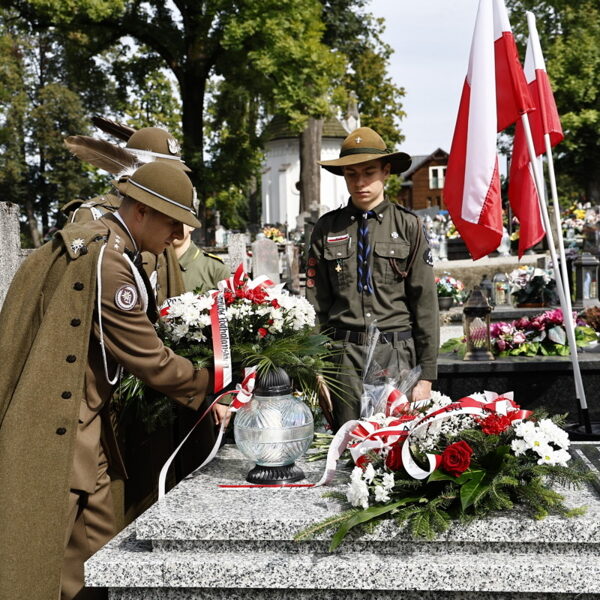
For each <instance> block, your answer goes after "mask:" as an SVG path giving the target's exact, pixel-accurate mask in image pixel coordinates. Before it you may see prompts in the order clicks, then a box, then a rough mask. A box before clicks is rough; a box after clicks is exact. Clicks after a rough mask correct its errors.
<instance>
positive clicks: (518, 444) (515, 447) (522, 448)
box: [510, 439, 527, 456]
mask: <svg viewBox="0 0 600 600" xmlns="http://www.w3.org/2000/svg"><path fill="white" fill-rule="evenodd" d="M510 448H511V450H512V451H513V452H514V453H515V456H521V454H525V452H527V443H526V442H525V440H518V439H517V440H513V441H512V442H511V443H510Z"/></svg>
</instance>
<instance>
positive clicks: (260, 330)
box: [258, 327, 269, 338]
mask: <svg viewBox="0 0 600 600" xmlns="http://www.w3.org/2000/svg"><path fill="white" fill-rule="evenodd" d="M268 333H269V332H268V331H267V330H266V329H265V328H264V327H259V328H258V336H259V337H261V338H264V337H266V336H267V334H268Z"/></svg>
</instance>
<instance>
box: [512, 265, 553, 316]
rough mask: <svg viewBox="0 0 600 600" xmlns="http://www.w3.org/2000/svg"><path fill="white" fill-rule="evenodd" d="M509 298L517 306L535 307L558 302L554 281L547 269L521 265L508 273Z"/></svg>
mask: <svg viewBox="0 0 600 600" xmlns="http://www.w3.org/2000/svg"><path fill="white" fill-rule="evenodd" d="M508 281H509V283H510V294H511V298H512V300H513V302H514V304H516V306H517V307H518V308H536V307H544V306H555V305H556V304H558V295H557V293H556V281H555V280H554V279H553V277H552V276H551V274H550V273H549V272H548V271H544V270H543V269H538V268H537V267H533V266H525V265H523V266H521V267H519V268H518V269H514V270H513V271H511V272H510V273H509V274H508Z"/></svg>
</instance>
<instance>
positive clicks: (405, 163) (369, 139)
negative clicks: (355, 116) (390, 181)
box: [319, 127, 411, 175]
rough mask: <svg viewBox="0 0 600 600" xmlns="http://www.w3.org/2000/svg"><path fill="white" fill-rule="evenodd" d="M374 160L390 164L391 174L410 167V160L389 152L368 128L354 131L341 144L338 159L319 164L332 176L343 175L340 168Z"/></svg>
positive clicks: (381, 140)
mask: <svg viewBox="0 0 600 600" xmlns="http://www.w3.org/2000/svg"><path fill="white" fill-rule="evenodd" d="M375 158H383V159H384V160H385V162H387V163H390V165H391V171H390V172H391V173H396V174H398V173H402V172H404V171H406V170H407V169H408V167H410V163H411V159H410V156H409V155H408V154H405V153H404V152H390V150H388V149H387V147H386V145H385V142H384V141H383V139H382V138H381V136H380V135H379V134H378V133H376V132H375V131H373V130H372V129H371V128H370V127H359V128H358V129H355V130H354V131H353V132H352V133H351V134H350V135H349V136H348V137H347V138H346V139H345V140H344V142H343V143H342V147H341V149H340V157H339V158H337V159H335V160H322V161H319V164H320V165H321V166H322V167H323V168H324V169H327V170H328V171H329V172H330V173H333V174H334V175H343V169H342V167H347V166H349V165H358V164H360V163H364V162H368V161H370V160H373V159H375Z"/></svg>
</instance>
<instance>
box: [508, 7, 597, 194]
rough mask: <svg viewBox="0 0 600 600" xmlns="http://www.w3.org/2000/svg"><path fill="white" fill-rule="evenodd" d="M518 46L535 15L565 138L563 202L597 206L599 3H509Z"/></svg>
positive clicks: (560, 167)
mask: <svg viewBox="0 0 600 600" xmlns="http://www.w3.org/2000/svg"><path fill="white" fill-rule="evenodd" d="M507 6H509V8H510V9H511V10H512V16H511V20H512V23H513V27H514V28H515V32H516V36H517V39H518V41H519V43H520V46H521V48H524V46H525V43H526V39H527V23H526V17H525V11H526V10H530V11H532V12H533V13H534V14H535V15H536V19H537V28H538V32H539V35H540V42H541V45H542V50H543V52H544V58H545V60H546V69H547V71H548V76H549V77H550V80H551V82H552V86H553V89H554V96H555V99H556V104H557V107H558V112H559V114H560V117H561V122H562V126H563V130H564V134H565V139H564V141H563V142H562V143H561V144H560V145H559V146H557V148H556V150H555V155H556V158H555V162H556V171H557V175H558V180H559V184H560V192H561V196H562V198H566V199H568V200H569V201H572V200H573V198H574V196H577V195H578V192H577V190H579V199H585V200H588V201H591V202H593V203H594V204H600V170H599V169H598V165H599V164H600V148H599V147H598V139H599V137H600V44H599V43H598V40H600V2H599V1H598V0H580V1H578V2H568V1H567V0H556V1H554V2H551V3H550V2H544V1H542V0H508V1H507Z"/></svg>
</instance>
